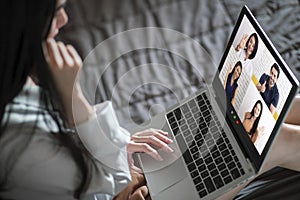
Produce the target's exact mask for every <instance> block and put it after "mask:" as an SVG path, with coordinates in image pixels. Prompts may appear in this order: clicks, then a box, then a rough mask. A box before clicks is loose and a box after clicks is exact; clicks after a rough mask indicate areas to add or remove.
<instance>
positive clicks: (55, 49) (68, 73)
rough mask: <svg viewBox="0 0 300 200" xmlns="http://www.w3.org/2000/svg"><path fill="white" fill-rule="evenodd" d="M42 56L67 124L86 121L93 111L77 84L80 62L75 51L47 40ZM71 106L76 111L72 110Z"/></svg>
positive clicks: (72, 48) (68, 46) (69, 46)
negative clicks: (63, 110)
mask: <svg viewBox="0 0 300 200" xmlns="http://www.w3.org/2000/svg"><path fill="white" fill-rule="evenodd" d="M44 54H45V57H46V61H47V62H48V64H49V66H50V71H51V73H52V76H53V78H54V81H55V84H56V88H57V90H58V92H59V95H60V96H61V100H62V101H63V102H62V103H63V105H64V109H65V112H66V114H67V118H68V121H69V123H70V124H74V123H80V122H83V121H85V120H87V119H88V117H89V116H90V115H91V113H92V112H93V109H92V107H91V106H90V104H89V103H88V102H87V100H86V99H85V97H84V96H83V94H82V91H81V88H80V85H79V83H78V75H79V71H80V69H81V67H82V60H81V58H80V56H79V55H78V53H77V51H76V50H75V49H74V47H73V46H71V45H65V44H63V43H62V42H56V41H55V40H54V39H51V38H49V39H47V41H46V43H45V45H44ZM72 106H73V107H74V108H76V109H74V110H73V109H72Z"/></svg>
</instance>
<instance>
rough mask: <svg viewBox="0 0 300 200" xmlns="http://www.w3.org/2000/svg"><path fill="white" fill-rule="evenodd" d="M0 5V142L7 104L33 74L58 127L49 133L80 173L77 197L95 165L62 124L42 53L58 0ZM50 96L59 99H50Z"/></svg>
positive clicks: (1, 182) (0, 184) (1, 183)
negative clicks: (55, 130) (74, 163)
mask: <svg viewBox="0 0 300 200" xmlns="http://www.w3.org/2000/svg"><path fill="white" fill-rule="evenodd" d="M1 3H2V6H1V9H0V12H1V17H0V20H1V23H0V24H1V29H2V30H1V33H0V34H1V35H0V41H1V43H0V44H1V45H0V55H1V57H0V122H1V127H0V139H1V136H2V134H3V133H4V132H5V128H6V127H7V123H8V122H7V121H8V120H7V121H3V120H4V118H3V117H4V113H5V107H6V105H7V104H9V103H10V102H12V100H13V99H14V98H15V97H16V96H17V95H18V94H19V93H20V92H21V90H22V88H23V86H24V84H25V82H26V79H27V77H28V76H29V75H30V74H31V73H33V72H34V74H35V76H36V77H37V79H38V81H39V83H40V84H41V86H42V88H43V89H42V90H41V94H40V101H41V102H43V104H45V105H46V107H47V110H48V111H49V114H50V115H51V116H52V118H53V120H54V121H55V122H56V123H57V125H58V127H59V133H52V134H53V135H54V136H55V138H57V140H58V141H59V142H60V143H61V144H62V145H63V146H66V147H67V148H68V149H69V152H70V154H71V156H72V157H73V159H74V160H75V162H76V164H77V165H78V167H79V169H80V170H81V173H82V181H81V183H80V184H79V185H78V187H77V189H76V191H74V197H75V198H79V196H80V194H81V193H82V192H83V191H85V190H86V187H87V185H88V182H89V180H90V178H91V174H90V172H91V170H89V169H90V168H91V167H93V166H94V162H93V160H92V158H91V157H90V155H89V154H88V152H87V151H86V150H85V148H83V147H82V144H81V143H80V141H77V138H76V137H75V136H76V135H75V134H73V131H70V129H69V128H68V127H67V125H66V124H65V123H64V116H63V115H62V114H61V113H62V111H63V110H62V109H63V106H62V105H61V101H60V99H59V97H60V95H59V94H58V92H57V89H56V86H55V84H54V80H53V77H52V76H51V72H50V71H49V67H48V65H47V63H46V61H45V58H44V54H43V50H42V42H43V41H44V40H45V39H46V37H47V35H48V32H49V30H50V27H51V23H52V19H53V16H54V14H55V7H56V3H57V1H56V0H43V1H36V0H22V1H19V0H4V2H1ZM53 97H58V98H56V99H53ZM53 106H54V110H55V112H52V111H50V110H53V109H52V108H53ZM55 108H56V109H55ZM57 113H58V114H57ZM25 148H26V143H25V144H23V143H22V144H19V145H18V148H16V149H15V150H14V151H19V152H22V151H23V150H24V149H25ZM14 155H16V156H15V157H14V158H13V160H14V162H15V161H16V160H17V159H18V157H17V154H14ZM14 162H12V163H14ZM6 179H7V177H6ZM4 186H5V180H0V190H2V189H3V187H4Z"/></svg>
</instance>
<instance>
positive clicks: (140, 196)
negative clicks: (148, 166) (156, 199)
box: [113, 171, 151, 200]
mask: <svg viewBox="0 0 300 200" xmlns="http://www.w3.org/2000/svg"><path fill="white" fill-rule="evenodd" d="M113 200H151V197H150V195H149V191H148V188H147V186H146V180H145V177H144V175H143V174H141V173H138V172H135V171H131V182H130V183H129V184H128V185H127V187H126V188H125V189H124V190H122V191H121V192H120V193H119V194H118V195H117V196H116V197H114V199H113Z"/></svg>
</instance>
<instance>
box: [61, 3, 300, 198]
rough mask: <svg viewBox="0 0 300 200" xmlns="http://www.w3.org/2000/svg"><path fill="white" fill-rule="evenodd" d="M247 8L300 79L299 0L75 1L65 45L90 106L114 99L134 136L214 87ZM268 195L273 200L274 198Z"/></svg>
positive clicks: (295, 188)
mask: <svg viewBox="0 0 300 200" xmlns="http://www.w3.org/2000/svg"><path fill="white" fill-rule="evenodd" d="M244 4H246V5H247V6H248V7H249V8H250V9H251V10H252V12H253V14H254V15H255V16H256V18H257V20H258V21H259V23H260V24H261V25H262V27H263V28H264V30H265V32H266V33H267V35H269V37H270V39H271V41H272V42H273V43H274V45H275V47H276V48H277V49H278V51H279V53H280V54H281V55H282V56H283V58H284V59H285V61H286V62H287V64H288V65H289V66H290V67H291V69H292V71H293V72H294V73H295V75H296V77H297V78H298V79H299V78H300V62H299V61H300V31H299V30H300V3H299V1H297V0H284V1H280V0H278V1H275V0H274V1H270V0H262V1H257V0H250V1H237V0H122V1H120V0H84V1H81V0H72V1H69V2H68V6H67V11H68V12H69V22H70V23H69V24H68V25H67V26H66V27H65V28H64V29H63V30H62V31H61V35H60V38H59V39H61V40H64V41H65V42H67V43H71V44H73V45H74V46H75V47H76V48H77V49H78V51H79V53H80V55H81V56H82V57H83V58H84V59H85V62H84V67H83V73H82V75H81V77H80V80H81V84H82V86H83V90H84V93H85V95H86V96H87V98H88V99H89V101H90V102H91V103H93V104H94V103H99V102H103V101H105V100H111V101H112V102H113V106H114V108H115V109H116V112H117V115H118V118H119V120H120V123H121V125H122V126H123V127H125V128H127V129H129V130H133V129H135V128H136V127H137V126H139V125H140V124H141V123H143V122H144V121H146V120H148V119H150V117H151V116H152V115H154V114H156V113H158V112H162V111H164V110H165V109H166V108H168V107H170V106H171V105H173V104H175V103H176V102H178V101H179V100H180V99H183V98H184V97H186V96H187V95H189V94H190V93H192V92H194V91H196V90H197V88H199V87H201V86H204V85H205V84H206V83H210V82H211V80H212V77H213V75H214V73H215V71H216V68H217V66H218V63H219V61H220V59H221V57H222V54H223V52H224V49H225V46H226V43H227V41H228V39H229V36H230V33H231V31H232V29H233V26H234V23H235V21H236V19H237V17H238V15H239V12H240V10H241V8H242V6H243V5H244ZM150 27H153V28H150ZM158 28H160V29H158ZM274 174H277V175H278V176H279V177H280V179H283V178H285V177H290V176H292V175H294V173H288V175H287V174H285V173H281V170H276V171H274ZM291 174H292V175H291ZM296 174H297V173H296ZM269 177H271V178H272V180H276V179H274V177H276V175H275V176H269ZM292 177H295V176H292ZM294 181H295V182H294V184H293V186H290V187H289V190H287V189H286V190H285V189H283V190H280V191H278V192H276V195H282V196H281V197H290V198H294V197H295V195H296V196H297V195H298V194H299V191H298V190H299V189H300V186H298V185H299V183H300V181H299V178H298V177H297V178H296V179H295V180H294ZM277 186H278V185H277ZM281 186H282V185H281ZM253 188H260V187H252V189H253ZM262 188H265V187H262ZM291 188H292V190H290V189H291ZM291 191H292V192H291ZM247 192H249V190H248V191H247V190H246V194H247ZM262 193H264V194H265V195H261V196H263V197H264V199H266V198H268V197H271V196H272V195H270V194H272V193H273V192H272V190H270V189H265V190H263V192H262ZM252 194H261V193H255V192H254V193H252ZM268 195H269V196H268ZM286 195H289V196H286ZM272 197H273V196H272Z"/></svg>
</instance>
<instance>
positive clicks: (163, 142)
mask: <svg viewBox="0 0 300 200" xmlns="http://www.w3.org/2000/svg"><path fill="white" fill-rule="evenodd" d="M131 140H132V141H133V142H135V143H147V144H151V145H154V146H155V147H157V148H162V149H163V150H164V151H166V152H168V153H172V152H173V149H171V148H170V147H169V146H168V145H167V144H169V143H170V139H168V138H165V136H164V137H162V136H161V135H151V136H134V135H133V136H132V137H131Z"/></svg>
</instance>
